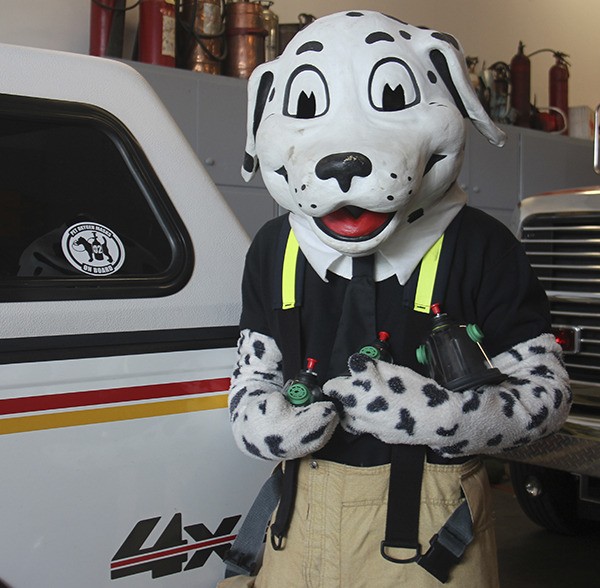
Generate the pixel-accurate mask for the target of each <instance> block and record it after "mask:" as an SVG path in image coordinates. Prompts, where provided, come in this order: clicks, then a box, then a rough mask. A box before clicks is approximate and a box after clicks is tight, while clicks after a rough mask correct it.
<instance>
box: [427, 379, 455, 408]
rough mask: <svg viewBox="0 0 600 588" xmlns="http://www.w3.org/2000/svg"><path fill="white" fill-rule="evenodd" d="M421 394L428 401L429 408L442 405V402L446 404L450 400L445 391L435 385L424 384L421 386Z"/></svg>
mask: <svg viewBox="0 0 600 588" xmlns="http://www.w3.org/2000/svg"><path fill="white" fill-rule="evenodd" d="M423 394H425V396H427V398H428V399H429V400H428V401H427V406H431V407H434V406H439V405H440V404H444V402H448V399H449V398H450V397H449V396H448V392H447V391H446V390H444V389H443V388H440V387H439V386H436V385H435V384H425V386H423Z"/></svg>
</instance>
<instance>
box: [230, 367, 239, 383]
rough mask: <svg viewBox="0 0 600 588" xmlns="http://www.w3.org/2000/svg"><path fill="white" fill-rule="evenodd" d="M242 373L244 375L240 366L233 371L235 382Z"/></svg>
mask: <svg viewBox="0 0 600 588" xmlns="http://www.w3.org/2000/svg"><path fill="white" fill-rule="evenodd" d="M241 373H242V371H241V367H240V366H239V365H237V366H236V368H235V369H234V370H233V374H231V376H232V379H234V380H235V379H237V378H238V377H239V376H240V374H241Z"/></svg>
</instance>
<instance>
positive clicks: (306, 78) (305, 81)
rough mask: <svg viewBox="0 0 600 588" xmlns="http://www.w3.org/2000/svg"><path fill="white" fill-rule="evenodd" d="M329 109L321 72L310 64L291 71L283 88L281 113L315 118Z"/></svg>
mask: <svg viewBox="0 0 600 588" xmlns="http://www.w3.org/2000/svg"><path fill="white" fill-rule="evenodd" d="M328 110H329V90H328V89H327V84H326V82H325V78H324V77H323V74H322V73H321V72H320V71H319V70H318V69H316V68H315V67H313V66H311V65H303V66H300V67H299V68H298V69H296V70H295V71H294V73H292V75H291V77H290V79H289V80H288V83H287V86H286V88H285V98H284V106H283V114H285V116H291V117H293V118H315V117H317V116H322V115H324V114H325V113H326V112H327V111H328Z"/></svg>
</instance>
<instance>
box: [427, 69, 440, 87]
mask: <svg viewBox="0 0 600 588" xmlns="http://www.w3.org/2000/svg"><path fill="white" fill-rule="evenodd" d="M427 79H428V80H429V81H430V82H431V83H432V84H437V81H438V79H437V76H436V75H435V74H434V73H433V72H432V71H431V70H429V71H428V72H427Z"/></svg>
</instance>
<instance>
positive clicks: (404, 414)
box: [396, 408, 417, 436]
mask: <svg viewBox="0 0 600 588" xmlns="http://www.w3.org/2000/svg"><path fill="white" fill-rule="evenodd" d="M399 416H400V420H399V421H398V423H397V424H396V429H398V430H399V431H406V432H407V433H408V434H409V435H411V436H412V435H414V433H415V425H416V423H417V421H416V420H415V419H414V418H413V416H412V415H411V414H410V411H409V410H407V409H406V408H403V409H401V410H400V415H399Z"/></svg>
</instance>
